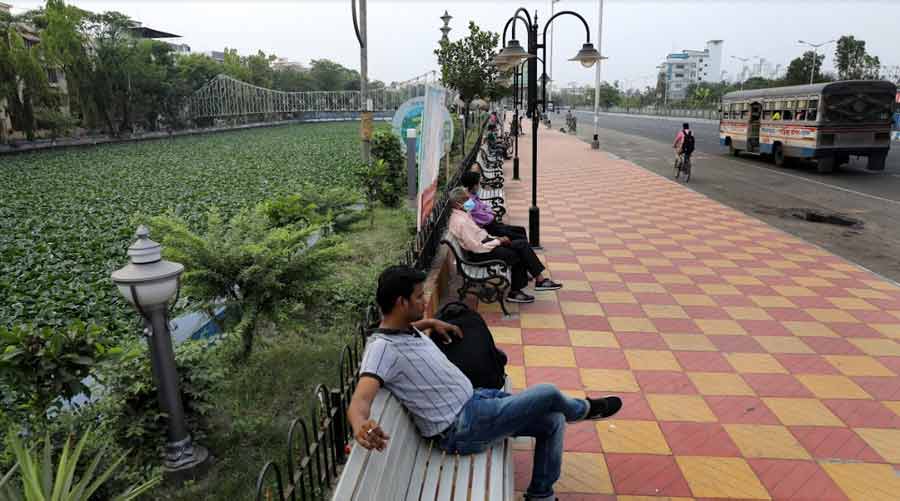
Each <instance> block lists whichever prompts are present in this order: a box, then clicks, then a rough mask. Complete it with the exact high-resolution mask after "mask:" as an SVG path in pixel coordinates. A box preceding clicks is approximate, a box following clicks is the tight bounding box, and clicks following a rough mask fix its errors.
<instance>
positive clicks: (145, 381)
mask: <svg viewBox="0 0 900 501" xmlns="http://www.w3.org/2000/svg"><path fill="white" fill-rule="evenodd" d="M148 350H149V349H148V348H147V346H146V344H145V343H143V342H141V341H137V342H135V343H134V344H133V345H132V346H131V347H129V349H128V350H127V351H126V352H125V353H124V354H123V356H122V357H121V360H119V361H118V362H117V363H116V364H115V365H114V366H109V367H108V368H104V370H102V371H101V373H100V375H99V377H100V378H101V379H102V380H103V385H104V394H103V398H102V399H100V400H98V401H97V402H95V403H94V404H93V406H92V407H93V408H91V409H89V410H87V411H86V412H84V413H83V415H82V416H81V417H82V419H81V420H80V421H82V422H85V421H88V422H89V421H91V420H92V419H88V418H89V417H91V416H90V415H91V414H96V415H97V417H98V418H99V420H100V422H101V426H102V427H103V430H102V431H103V432H104V433H106V434H107V435H108V436H109V437H111V438H113V439H114V441H115V442H116V443H118V444H120V446H128V447H132V448H134V449H135V457H134V458H132V459H130V460H129V463H132V464H142V463H143V464H146V463H150V464H155V463H156V462H158V458H159V457H160V456H161V455H162V453H163V445H164V444H163V438H164V437H165V436H166V427H167V423H166V415H165V413H164V412H163V411H162V410H161V409H160V407H159V400H158V398H157V385H156V383H155V382H154V379H153V368H152V365H151V362H150V354H149V353H148ZM175 366H176V370H177V371H178V388H179V390H180V391H181V400H182V404H183V406H184V413H185V417H186V418H187V424H188V429H189V430H191V433H192V435H193V437H194V438H195V439H198V440H202V439H203V438H204V437H205V436H206V434H207V431H208V421H207V420H208V418H209V416H210V414H211V412H212V411H213V409H214V408H215V404H216V402H214V392H215V390H216V389H217V388H218V386H219V385H220V384H221V383H222V382H223V381H224V380H225V377H226V375H227V367H228V364H225V363H222V361H221V360H220V359H219V357H218V354H217V353H216V346H215V345H213V346H210V345H209V344H208V342H206V341H185V342H183V343H180V344H178V345H177V346H176V347H175Z"/></svg>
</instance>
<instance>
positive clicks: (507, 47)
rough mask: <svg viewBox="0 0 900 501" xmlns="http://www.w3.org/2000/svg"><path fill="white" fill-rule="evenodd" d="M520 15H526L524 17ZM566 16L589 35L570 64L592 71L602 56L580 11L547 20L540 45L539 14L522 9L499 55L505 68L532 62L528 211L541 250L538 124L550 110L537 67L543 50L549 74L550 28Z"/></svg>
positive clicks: (533, 236)
mask: <svg viewBox="0 0 900 501" xmlns="http://www.w3.org/2000/svg"><path fill="white" fill-rule="evenodd" d="M519 14H522V15H521V16H520V15H519ZM563 15H571V16H575V17H577V18H578V19H579V20H580V21H581V23H582V24H583V25H584V30H585V34H586V40H585V43H584V44H583V45H582V47H581V50H580V51H578V53H577V54H575V57H573V58H571V59H569V60H570V61H578V62H580V63H581V65H582V66H584V67H586V68H590V67H591V66H593V65H594V64H596V63H597V61H599V60H600V53H599V52H597V49H595V48H594V44H592V43H591V29H590V27H589V26H588V23H587V21H585V20H584V17H582V16H581V15H580V14H578V13H577V12H573V11H570V10H567V11H562V12H558V13H556V14H554V15H553V16H551V17H550V19H549V20H547V23H546V24H544V30H543V36H542V38H541V40H544V43H539V42H538V29H539V25H538V20H537V14H536V13H535V15H534V17H532V16H531V15H530V14H528V11H527V10H525V8H522V7H520V8H519V9H517V10H516V12H515V13H514V14H513V17H511V18H509V20H508V21H507V22H506V27H504V28H503V42H504V48H503V50H502V51H501V52H500V54H498V59H499V60H501V61H503V63H504V65H505V66H506V67H507V68H508V67H509V66H513V65H516V64H519V63H521V62H522V61H527V62H528V110H529V112H530V114H531V207H530V208H529V209H528V240H529V243H530V244H531V246H532V247H540V209H539V208H538V205H537V157H538V121H539V114H540V111H541V110H539V109H538V108H539V106H540V107H542V108H543V111H546V110H547V87H546V86H544V87H543V88H542V92H541V95H540V97H539V96H538V86H537V82H538V77H537V65H538V51H539V50H543V51H544V53H543V56H544V57H543V61H542V63H543V71H542V72H541V75H544V74H546V73H547V43H546V40H547V28H549V27H550V25H551V24H552V23H553V21H554V20H556V18H558V17H560V16H563ZM517 21H522V22H523V23H525V26H526V27H527V29H528V51H527V52H526V51H525V49H523V48H522V45H521V44H520V43H519V41H518V40H516V24H518V23H517ZM510 24H512V27H513V32H512V36H513V37H512V39H511V40H510V41H509V43H508V44H507V43H506V31H507V29H508V28H509V25H510Z"/></svg>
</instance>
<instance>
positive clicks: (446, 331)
mask: <svg viewBox="0 0 900 501" xmlns="http://www.w3.org/2000/svg"><path fill="white" fill-rule="evenodd" d="M431 330H432V337H434V333H437V334H438V337H439V338H440V339H441V341H442V342H443V343H444V344H450V343H451V342H452V341H453V339H452V337H451V335H453V336H456V337H457V338H459V339H462V337H463V331H462V329H460V328H459V327H457V326H455V325H453V324H448V323H447V322H444V321H442V320H438V319H436V318H435V319H432V322H431Z"/></svg>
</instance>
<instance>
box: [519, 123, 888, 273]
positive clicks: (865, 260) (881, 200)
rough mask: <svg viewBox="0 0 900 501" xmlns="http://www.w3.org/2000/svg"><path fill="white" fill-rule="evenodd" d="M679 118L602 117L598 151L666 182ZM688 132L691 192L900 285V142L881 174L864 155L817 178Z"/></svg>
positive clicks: (800, 166) (802, 168)
mask: <svg viewBox="0 0 900 501" xmlns="http://www.w3.org/2000/svg"><path fill="white" fill-rule="evenodd" d="M576 113H577V117H578V129H579V130H578V133H579V136H580V137H581V138H582V139H584V140H586V141H590V138H591V136H592V134H593V114H592V113H589V112H576ZM550 118H551V121H552V124H553V127H554V128H559V127H562V126H564V124H565V114H563V113H561V114H559V115H556V114H551V117H550ZM682 121H683V120H681V119H678V120H671V119H668V120H667V119H662V118H658V117H639V116H633V115H609V114H606V115H601V116H600V122H599V126H600V131H599V137H600V148H601V149H602V150H603V151H606V152H609V153H612V154H614V155H616V156H619V157H622V158H625V159H628V160H631V161H632V162H634V163H635V164H637V165H640V166H642V167H644V168H646V169H648V170H650V171H653V172H656V173H657V174H659V175H662V176H665V177H669V178H671V177H672V162H673V154H672V147H671V144H672V140H673V139H674V136H675V133H676V132H677V131H678V129H679V128H680V127H681V123H682ZM542 127H543V126H542ZM692 128H693V129H694V133H695V135H696V145H697V151H696V152H695V153H694V157H693V160H694V162H693V167H694V169H693V174H692V179H691V182H690V184H689V185H688V186H689V188H691V189H693V190H695V191H697V192H700V193H702V194H704V195H706V196H708V197H710V198H712V199H714V200H717V201H719V202H721V203H724V204H726V205H728V206H731V207H733V208H735V209H738V210H740V211H742V212H745V213H747V214H750V215H752V216H754V217H757V218H759V219H762V220H764V221H766V222H767V223H769V224H771V225H773V226H775V227H777V228H780V229H782V230H784V231H786V232H788V233H791V234H794V235H796V236H798V237H800V238H803V239H804V240H807V241H809V242H812V243H815V244H818V245H820V246H822V247H824V248H826V249H828V250H830V251H832V252H834V253H835V254H838V255H840V256H842V257H844V258H845V259H847V260H849V261H852V262H855V263H857V264H860V265H862V266H865V267H866V268H869V269H871V270H873V271H875V272H877V273H879V274H881V275H883V276H886V277H888V278H891V279H893V280H894V281H898V282H900V144H898V145H897V147H896V148H895V149H893V150H892V151H891V153H890V155H889V156H888V160H887V167H886V169H885V170H884V171H882V172H870V171H867V170H865V159H864V158H862V159H851V163H850V165H847V166H844V167H841V168H840V169H837V170H836V171H835V172H834V173H832V174H819V173H818V172H816V168H815V164H814V163H812V162H791V163H790V164H789V165H788V166H786V167H783V168H778V167H775V166H774V165H773V164H772V163H770V162H767V161H766V160H764V159H762V158H760V157H756V156H753V155H745V156H741V157H740V158H734V157H732V156H730V155H729V154H728V150H727V149H726V148H724V147H721V146H719V137H718V124H715V123H704V122H697V121H695V122H694V123H693V124H692ZM528 132H529V133H530V131H528ZM808 210H813V211H818V212H821V213H829V214H838V215H842V216H847V217H850V218H853V219H855V220H858V221H859V222H860V224H858V225H856V226H840V225H834V224H824V223H814V222H809V221H806V220H805V219H801V218H799V217H797V215H796V214H801V213H802V212H803V211H808Z"/></svg>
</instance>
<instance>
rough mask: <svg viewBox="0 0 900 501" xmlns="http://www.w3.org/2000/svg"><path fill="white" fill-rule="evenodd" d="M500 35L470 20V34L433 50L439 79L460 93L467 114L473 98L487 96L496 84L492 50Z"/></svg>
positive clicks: (498, 73)
mask: <svg viewBox="0 0 900 501" xmlns="http://www.w3.org/2000/svg"><path fill="white" fill-rule="evenodd" d="M499 41H500V35H499V34H498V33H494V32H491V31H483V30H481V28H479V27H478V25H477V24H475V22H474V21H469V34H468V36H466V37H465V38H461V39H459V40H456V41H453V42H445V41H442V42H441V45H440V47H439V48H438V49H437V50H435V51H434V53H435V54H436V55H437V57H438V63H439V64H440V65H441V80H442V81H443V82H444V84H445V85H447V86H448V87H450V88H452V89H455V90H456V91H457V92H458V93H459V97H460V99H462V101H463V102H464V103H465V114H466V117H468V114H469V106H470V105H471V103H472V100H474V99H475V98H476V97H485V98H490V92H491V89H493V88H496V87H498V83H497V80H498V79H499V77H500V72H499V70H498V69H497V66H496V65H494V55H495V49H496V48H497V45H498V43H499Z"/></svg>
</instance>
